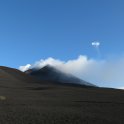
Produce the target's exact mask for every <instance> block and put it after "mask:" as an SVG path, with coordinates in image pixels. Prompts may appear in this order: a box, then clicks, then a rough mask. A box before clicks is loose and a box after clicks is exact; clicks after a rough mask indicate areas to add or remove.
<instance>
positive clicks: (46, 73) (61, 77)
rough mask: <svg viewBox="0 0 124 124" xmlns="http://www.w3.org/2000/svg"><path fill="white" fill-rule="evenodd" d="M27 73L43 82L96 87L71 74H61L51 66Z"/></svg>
mask: <svg viewBox="0 0 124 124" xmlns="http://www.w3.org/2000/svg"><path fill="white" fill-rule="evenodd" d="M25 73H27V74H29V75H32V76H34V77H37V78H38V79H41V80H51V81H54V82H59V83H63V84H65V83H66V84H75V85H76V84H77V85H84V86H95V85H93V84H91V83H88V82H86V81H84V80H81V79H79V78H77V77H75V76H73V75H71V74H66V73H64V72H61V71H60V70H58V69H56V68H55V67H52V66H50V65H47V66H45V67H43V68H41V69H30V70H28V71H26V72H25Z"/></svg>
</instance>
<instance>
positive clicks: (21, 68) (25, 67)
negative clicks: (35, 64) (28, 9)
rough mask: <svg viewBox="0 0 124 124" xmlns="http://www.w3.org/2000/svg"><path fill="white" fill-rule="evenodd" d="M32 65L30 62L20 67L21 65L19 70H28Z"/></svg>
mask: <svg viewBox="0 0 124 124" xmlns="http://www.w3.org/2000/svg"><path fill="white" fill-rule="evenodd" d="M30 67H31V65H30V64H27V65H25V66H20V67H19V70H21V71H23V72H25V71H26V70H28V69H29V68H30Z"/></svg>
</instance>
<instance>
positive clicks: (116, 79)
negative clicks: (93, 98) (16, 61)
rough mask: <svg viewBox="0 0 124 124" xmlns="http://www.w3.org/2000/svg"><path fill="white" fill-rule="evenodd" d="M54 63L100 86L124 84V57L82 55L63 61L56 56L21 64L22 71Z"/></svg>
mask: <svg viewBox="0 0 124 124" xmlns="http://www.w3.org/2000/svg"><path fill="white" fill-rule="evenodd" d="M47 64H49V65H52V66H55V67H56V68H58V69H60V70H61V71H64V72H66V73H71V74H73V75H75V76H77V77H79V78H81V79H83V80H86V81H89V82H91V83H94V84H96V85H98V86H108V87H120V86H124V59H123V58H121V59H117V60H111V61H110V60H94V59H89V58H88V57H87V56H83V55H80V56H79V57H78V58H77V59H73V60H69V61H61V60H58V59H54V58H51V57H50V58H47V59H45V60H43V59H41V60H40V61H37V62H35V63H34V64H32V65H30V64H27V65H26V66H20V67H19V69H20V70H21V71H25V70H28V69H29V68H34V67H35V68H42V67H44V66H45V65H47Z"/></svg>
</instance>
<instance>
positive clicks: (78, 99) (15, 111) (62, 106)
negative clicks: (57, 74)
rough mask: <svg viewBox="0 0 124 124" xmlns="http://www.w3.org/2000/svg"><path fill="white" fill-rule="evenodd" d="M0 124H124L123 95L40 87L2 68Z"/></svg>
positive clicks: (105, 90)
mask: <svg viewBox="0 0 124 124" xmlns="http://www.w3.org/2000/svg"><path fill="white" fill-rule="evenodd" d="M40 81H41V80H40ZM0 124H124V91H123V90H116V89H108V88H97V87H75V86H73V85H72V86H68V85H67V86H66V85H57V84H56V83H55V84H54V83H51V82H50V81H49V83H47V82H46V81H41V83H37V80H35V79H34V78H32V77H31V76H29V75H27V74H25V73H23V72H20V71H19V70H16V69H12V68H7V67H0Z"/></svg>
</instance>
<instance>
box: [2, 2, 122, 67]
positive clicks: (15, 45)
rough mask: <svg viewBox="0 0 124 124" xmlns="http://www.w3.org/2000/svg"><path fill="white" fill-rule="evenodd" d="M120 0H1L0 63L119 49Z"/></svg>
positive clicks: (91, 55)
mask: <svg viewBox="0 0 124 124" xmlns="http://www.w3.org/2000/svg"><path fill="white" fill-rule="evenodd" d="M123 12H124V1H123V0H1V1H0V56H1V59H0V65H5V66H10V67H15V68H18V67H19V66H20V65H24V64H27V63H34V62H35V61H37V60H40V59H45V58H48V57H53V58H57V59H60V60H63V61H67V60H69V59H75V58H77V57H78V56H79V55H86V56H88V57H89V58H94V59H96V58H97V55H96V54H97V53H96V51H95V49H94V48H93V47H92V46H91V42H92V41H95V40H98V41H100V42H101V45H100V51H101V56H102V57H101V59H106V58H109V57H110V58H111V57H113V56H116V57H120V56H123V55H124V42H123V41H124V35H123V32H124V23H123V22H124V14H123Z"/></svg>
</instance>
